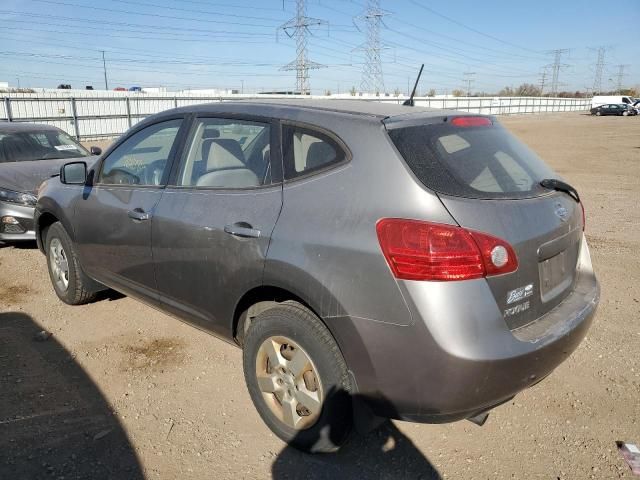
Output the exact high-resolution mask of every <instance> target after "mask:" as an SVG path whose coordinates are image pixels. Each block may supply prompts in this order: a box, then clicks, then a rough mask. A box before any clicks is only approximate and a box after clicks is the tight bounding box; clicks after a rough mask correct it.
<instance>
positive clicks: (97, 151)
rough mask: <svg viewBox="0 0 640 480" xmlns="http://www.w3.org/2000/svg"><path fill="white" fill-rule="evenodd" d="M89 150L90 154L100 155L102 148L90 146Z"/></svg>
mask: <svg viewBox="0 0 640 480" xmlns="http://www.w3.org/2000/svg"><path fill="white" fill-rule="evenodd" d="M89 151H90V152H91V155H101V154H102V149H101V148H100V147H91V149H90V150H89Z"/></svg>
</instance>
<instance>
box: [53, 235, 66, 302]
mask: <svg viewBox="0 0 640 480" xmlns="http://www.w3.org/2000/svg"><path fill="white" fill-rule="evenodd" d="M49 264H50V265H51V272H52V273H53V281H54V282H55V284H56V286H57V287H58V290H60V291H61V292H65V291H66V290H67V288H69V262H68V261H67V254H66V252H65V251H64V248H62V243H61V242H60V240H59V239H57V238H54V239H53V240H51V244H50V245H49Z"/></svg>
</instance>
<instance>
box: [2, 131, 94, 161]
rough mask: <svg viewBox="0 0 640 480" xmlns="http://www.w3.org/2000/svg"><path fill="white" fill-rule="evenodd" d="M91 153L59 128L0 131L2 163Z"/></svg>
mask: <svg viewBox="0 0 640 480" xmlns="http://www.w3.org/2000/svg"><path fill="white" fill-rule="evenodd" d="M89 155H90V154H89V152H88V151H87V150H85V149H84V148H83V147H82V146H81V145H80V144H79V143H77V142H76V141H75V140H74V139H72V138H71V137H70V136H69V135H67V134H66V133H64V132H62V131H59V130H32V131H25V132H10V133H9V132H4V133H2V132H0V163H6V162H24V161H29V160H55V159H60V158H76V157H86V156H89Z"/></svg>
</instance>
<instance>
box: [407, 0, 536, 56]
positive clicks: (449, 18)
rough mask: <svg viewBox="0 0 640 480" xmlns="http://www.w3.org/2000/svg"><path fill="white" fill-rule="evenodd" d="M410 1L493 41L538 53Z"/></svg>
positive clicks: (413, 0) (412, 0)
mask: <svg viewBox="0 0 640 480" xmlns="http://www.w3.org/2000/svg"><path fill="white" fill-rule="evenodd" d="M410 1H411V3H413V4H414V5H415V6H417V7H420V8H422V9H423V10H427V11H428V12H431V13H432V14H434V15H437V16H438V17H440V18H444V19H445V20H448V21H449V22H451V23H455V24H456V25H459V26H461V27H463V28H466V29H467V30H469V31H471V32H474V33H477V34H478V35H482V36H483V37H487V38H490V39H492V40H494V41H496V42H500V43H503V44H505V45H510V46H512V47H515V48H519V49H521V50H525V51H527V52H533V53H540V52H537V51H536V50H532V49H530V48H527V47H522V46H520V45H516V44H515V43H511V42H508V41H506V40H503V39H501V38H498V37H494V36H493V35H489V34H488V33H484V32H481V31H480V30H476V29H475V28H473V27H470V26H469V25H465V24H464V23H462V22H459V21H458V20H455V19H453V18H451V17H447V16H446V15H443V14H442V13H439V12H436V11H435V10H433V9H432V8H429V7H427V6H425V5H422V4H421V3H418V2H416V1H415V0H410Z"/></svg>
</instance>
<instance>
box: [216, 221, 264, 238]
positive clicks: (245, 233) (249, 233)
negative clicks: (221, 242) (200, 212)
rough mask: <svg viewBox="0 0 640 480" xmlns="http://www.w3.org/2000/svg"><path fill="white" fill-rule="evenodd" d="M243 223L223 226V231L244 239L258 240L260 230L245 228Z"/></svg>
mask: <svg viewBox="0 0 640 480" xmlns="http://www.w3.org/2000/svg"><path fill="white" fill-rule="evenodd" d="M246 225H248V224H245V223H234V224H233V225H225V226H224V231H225V232H226V233H228V234H230V235H235V236H236V237H244V238H259V237H260V230H257V229H255V228H252V227H251V226H246Z"/></svg>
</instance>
